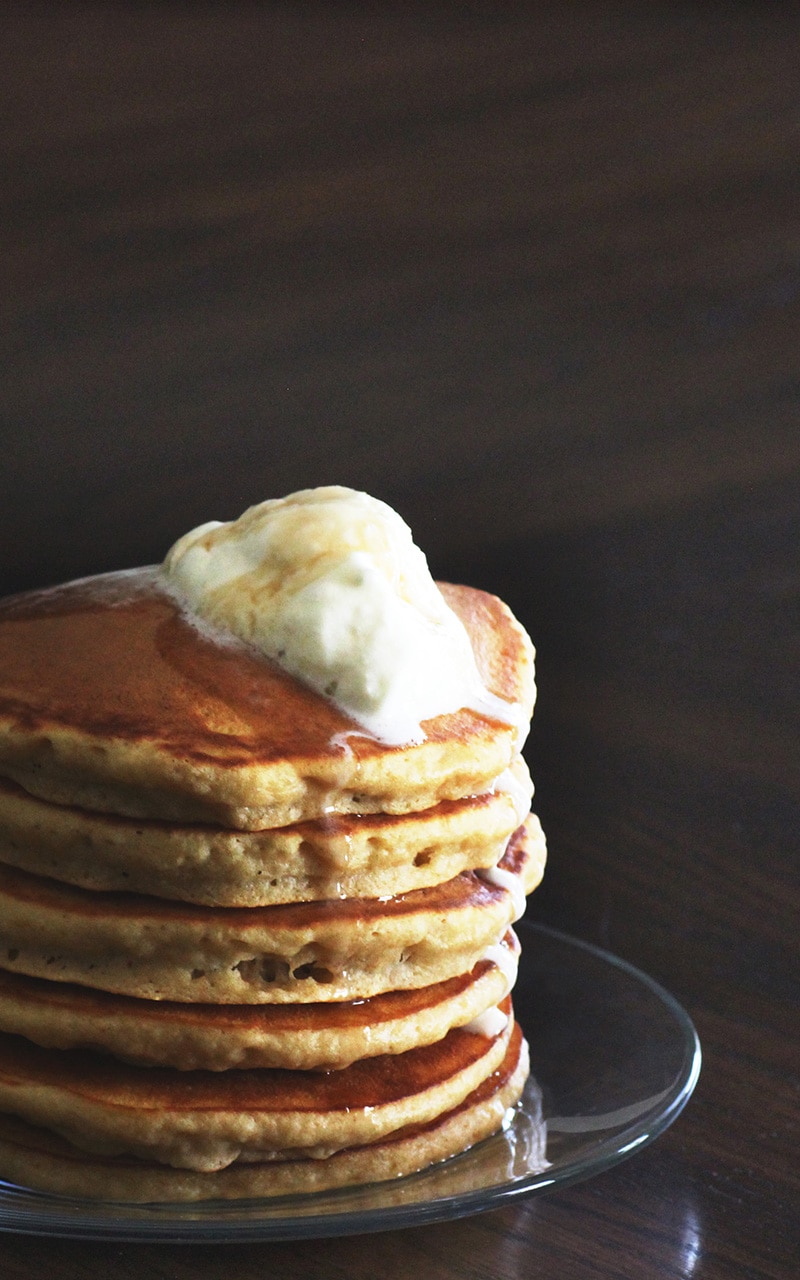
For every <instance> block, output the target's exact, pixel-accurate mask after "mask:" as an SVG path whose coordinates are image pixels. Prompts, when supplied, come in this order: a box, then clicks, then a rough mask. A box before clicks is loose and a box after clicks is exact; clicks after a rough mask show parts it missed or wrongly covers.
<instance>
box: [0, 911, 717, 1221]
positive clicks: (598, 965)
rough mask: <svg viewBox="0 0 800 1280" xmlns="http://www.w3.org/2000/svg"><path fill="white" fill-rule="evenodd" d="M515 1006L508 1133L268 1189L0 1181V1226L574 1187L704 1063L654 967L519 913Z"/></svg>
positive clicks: (382, 1214) (268, 1211)
mask: <svg viewBox="0 0 800 1280" xmlns="http://www.w3.org/2000/svg"><path fill="white" fill-rule="evenodd" d="M516 929H517V932H518V934H519V938H520V941H521V943H522V959H521V963H520V970H519V979H518V981H517V985H516V987H515V989H514V1008H515V1012H516V1016H517V1019H518V1021H519V1022H520V1023H521V1024H522V1027H523V1029H524V1031H525V1034H526V1036H527V1038H528V1041H529V1043H530V1048H531V1067H532V1077H531V1080H530V1081H529V1083H528V1086H527V1088H526V1091H525V1094H524V1097H523V1099H522V1102H521V1103H520V1105H519V1107H518V1108H516V1109H515V1110H514V1112H513V1113H511V1114H510V1116H509V1119H508V1123H507V1126H506V1128H505V1129H504V1131H503V1132H502V1133H498V1134H496V1135H495V1136H494V1137H493V1138H489V1139H487V1140H486V1141H485V1142H482V1143H480V1144H479V1145H478V1146H476V1147H474V1148H473V1149H472V1150H471V1151H467V1152H465V1153H464V1154H463V1155H460V1156H456V1157H454V1158H453V1159H451V1160H448V1161H446V1162H444V1163H443V1164H439V1165H436V1166H434V1167H433V1168H431V1169H427V1170H424V1171H423V1172H422V1173H418V1174H414V1175H412V1176H411V1177H407V1178H401V1179H398V1180H396V1181H394V1182H384V1183H375V1184H372V1185H369V1186H361V1187H344V1188H341V1189H339V1190H337V1191H332V1192H320V1193H318V1194H314V1195H308V1196H291V1197H281V1198H280V1199H273V1200H244V1201H233V1202H227V1201H224V1202H223V1201H205V1202H202V1203H200V1204H192V1205H175V1204H172V1205H160V1204H156V1205H133V1204H119V1203H114V1204H97V1203H95V1202H92V1201H87V1200H79V1199H73V1198H69V1197H62V1196H52V1195H44V1194H41V1193H38V1192H32V1191H27V1190H25V1189H24V1188H21V1187H16V1186H13V1185H11V1184H9V1183H4V1182H0V1230H2V1231H19V1232H27V1233H29V1234H34V1235H47V1236H72V1237H76V1238H80V1239H95V1240H162V1241H170V1242H180V1241H187V1242H195V1243H197V1242H199V1241H203V1240H209V1241H215V1242H222V1241H237V1240H239V1241H244V1240H299V1239H306V1238H310V1237H313V1236H336V1235H348V1234H356V1233H358V1232H367V1231H381V1230H384V1229H389V1228H395V1227H402V1226H412V1225H421V1224H423V1223H427V1222H436V1221H441V1220H443V1219H447V1218H458V1217H463V1216H466V1215H467V1214H471V1213H478V1212H480V1211H482V1210H485V1209H491V1208H495V1207H497V1206H498V1205H500V1204H502V1203H503V1202H504V1201H505V1200H507V1199H509V1198H510V1197H512V1196H519V1195H531V1194H535V1193H540V1192H543V1191H548V1190H550V1189H551V1188H554V1187H561V1186H566V1185H567V1184H568V1183H570V1182H576V1181H578V1180H579V1179H581V1178H588V1177H590V1176H592V1175H593V1174H597V1173H601V1172H602V1171H603V1170H604V1169H607V1168H609V1167H610V1166H611V1165H613V1164H616V1163H617V1162H618V1161H620V1160H624V1159H626V1157H627V1156H629V1155H631V1154H632V1153H633V1152H635V1151H637V1150H639V1149H640V1148H641V1147H643V1146H645V1145H646V1144H647V1143H648V1142H652V1140H653V1139H654V1138H656V1137H658V1135H659V1134H660V1133H662V1132H663V1130H664V1129H666V1128H667V1126H668V1125H669V1124H671V1123H672V1121H673V1120H674V1119H675V1117H676V1116H677V1115H679V1114H680V1112H681V1110H682V1109H683V1107H684V1106H685V1104H686V1102H687V1101H688V1099H689V1097H690V1095H691V1093H692V1090H693V1088H694V1086H695V1084H696V1082H697V1077H698V1075H699V1072H700V1044H699V1041H698V1039H697V1035H696V1033H695V1030H694V1027H693V1026H692V1023H691V1021H690V1019H689V1017H688V1016H687V1014H686V1013H685V1012H684V1010H683V1009H682V1008H681V1006H680V1005H679V1004H678V1003H677V1001H675V1000H674V999H673V998H672V996H670V995H669V994H668V992H666V991H665V990H664V989H663V988H662V987H660V986H659V985H658V984H657V983H656V982H654V981H653V980H652V979H651V978H649V977H647V975H646V974H644V973H641V972H640V971H639V970H638V969H634V968H633V967H632V966H631V965H629V964H626V963H625V961H623V960H619V959H617V958H616V957H615V956H612V955H609V954H608V952H605V951H601V950H599V949H598V948H597V947H593V946H590V945H589V944H588V943H585V942H580V941H578V940H577V939H575V938H570V937H567V936H566V935H565V934H562V933H557V932H555V931H554V930H552V929H548V928H545V927H544V926H542V925H536V924H530V923H528V922H526V921H525V920H521V921H520V922H519V923H518V925H517V926H516Z"/></svg>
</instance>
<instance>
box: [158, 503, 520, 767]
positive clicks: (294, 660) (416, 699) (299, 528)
mask: <svg viewBox="0 0 800 1280" xmlns="http://www.w3.org/2000/svg"><path fill="white" fill-rule="evenodd" d="M163 576H164V581H165V582H166V584H167V585H168V586H169V587H170V588H171V589H172V590H173V591H174V592H175V593H176V594H177V595H178V596H179V598H180V599H181V600H182V601H183V603H184V605H185V607H186V608H187V609H188V611H189V612H190V614H194V615H196V616H197V617H198V618H200V619H202V620H203V621H204V622H206V623H208V624H210V625H211V626H212V627H214V628H217V629H219V630H220V631H222V632H226V633H228V634H230V635H233V636H236V637H238V639H240V640H243V641H245V643H247V644H250V645H253V646H255V647H256V648H258V649H259V650H260V651H261V652H262V653H264V654H265V655H266V656H267V657H268V658H270V659H271V660H272V661H274V662H276V663H278V664H279V665H281V666H283V667H284V668H285V669H286V670H287V671H289V672H290V673H291V674H292V675H294V676H296V677H297V678H298V679H299V680H301V681H303V682H304V683H305V684H307V685H309V686H310V687H311V688H312V689H314V690H315V691H316V692H317V693H319V694H322V695H323V696H324V697H327V698H330V699H331V700H332V701H333V702H335V703H336V704H337V706H339V707H340V708H341V709H342V710H343V711H344V712H345V713H346V714H347V715H349V716H351V717H352V718H353V719H354V720H356V721H357V723H358V724H359V725H360V726H362V727H363V728H364V729H366V730H367V731H368V732H369V733H370V734H371V735H372V736H374V737H375V738H378V739H380V740H381V741H383V742H386V743H389V744H392V745H407V744H410V743H415V742H420V741H422V740H423V739H424V736H425V734H424V730H423V728H422V724H423V722H424V721H425V720H430V719H433V718H435V717H436V716H440V715H445V714H448V713H450V712H454V711H458V710H460V709H461V708H469V709H471V710H473V711H476V712H478V713H479V714H482V715H485V716H487V717H488V718H490V719H494V720H499V721H501V722H502V723H506V724H510V725H512V726H513V727H514V728H515V731H516V733H517V736H518V738H522V737H523V736H524V733H525V730H526V728H527V722H526V721H525V719H524V716H523V714H522V711H521V708H520V707H519V706H518V705H517V704H514V703H510V702H507V701H505V700H504V699H502V698H499V697H498V696H497V695H495V694H493V693H492V692H491V691H490V690H488V689H487V688H486V687H485V686H484V684H483V681H482V679H481V676H480V673H479V671H478V668H477V665H476V662H475V657H474V654H473V652H472V646H471V644H470V640H469V636H468V635H467V632H466V629H465V628H464V626H463V624H462V623H461V621H460V619H459V618H457V617H456V615H455V613H454V612H453V611H452V609H450V608H449V606H448V605H447V604H446V603H445V600H444V598H443V596H442V594H441V592H440V591H439V589H438V587H437V586H436V583H435V582H434V580H433V578H432V576H431V573H430V570H429V568H428V563H427V560H426V559H425V556H424V555H423V553H422V551H421V550H420V549H419V547H417V546H416V544H415V543H414V541H413V538H412V535H411V530H410V529H409V528H408V526H407V525H406V523H405V522H404V521H403V520H402V519H401V517H400V516H399V515H398V514H397V512H395V511H393V510H392V508H391V507H389V506H387V505H386V503H384V502H381V501H379V500H378V499H376V498H372V497H370V496H369V495H368V494H365V493H360V492H358V491H356V490H353V489H346V488H342V487H339V486H330V487H325V488H319V489H303V490H300V491H299V492H298V493H293V494H290V495H289V496H288V497H286V498H277V499H269V500H268V501H266V502H262V503H260V504H259V505H257V506H254V507H250V508H249V509H248V510H247V511H245V512H244V514H243V515H242V516H240V518H239V519H238V520H235V521H232V522H230V523H228V524H221V523H219V522H217V521H212V522H210V523H208V524H203V525H200V526H199V527H198V528H197V529H193V530H192V531H191V532H190V533H187V534H185V535H184V536H183V537H182V538H180V539H179V540H178V541H177V542H176V543H175V545H174V546H173V547H172V548H171V550H170V551H169V552H168V554H167V556H166V559H165V561H164V565H163Z"/></svg>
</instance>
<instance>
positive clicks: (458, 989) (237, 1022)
mask: <svg viewBox="0 0 800 1280" xmlns="http://www.w3.org/2000/svg"><path fill="white" fill-rule="evenodd" d="M518 955H519V943H518V942H517V939H516V937H515V936H514V933H513V931H512V930H508V932H507V933H506V936H505V938H504V939H503V942H502V943H501V944H500V945H499V946H498V947H493V948H491V949H490V953H489V955H488V956H487V958H485V959H483V960H480V961H479V962H478V964H477V965H475V967H474V968H473V969H472V970H471V971H470V972H469V973H466V974H458V975H457V976H456V977H454V978H449V979H448V980H447V981H446V982H438V983H436V984H435V985H434V986H432V987H422V988H420V989H417V990H412V991H389V992H385V993H384V994H383V995H379V996H373V997H372V998H371V999H367V1000H357V1001H354V1002H345V1003H327V1004H303V1005H285V1004H278V1005H275V1004H273V1005H263V1004H262V1005H219V1004H214V1005H210V1004H178V1003H174V1002H168V1001H160V1002H159V1001H154V1000H137V999H135V998H132V997H130V996H119V995H110V994H108V993H107V992H104V991H94V990H91V989H90V988H88V987H77V986H74V985H72V984H70V983H61V982H48V981H47V980H45V979H41V978H29V977H27V976H25V975H23V974H18V973H9V972H8V971H7V970H4V969H0V1031H2V1032H6V1033H10V1034H13V1035H19V1036H25V1037H26V1038H27V1039H28V1040H31V1041H33V1042H34V1043H35V1044H39V1045H42V1046H43V1047H45V1048H54V1049H96V1050H100V1051H102V1052H105V1053H108V1054H111V1055H113V1056H114V1057H116V1058H118V1059H119V1060H120V1061H126V1062H133V1063H136V1064H139V1065H143V1066H166V1067H175V1068H177V1069H179V1070H184V1071H186V1070H198V1069H199V1070H205V1071H208V1070H211V1071H224V1070H229V1069H231V1068H245V1067H284V1068H291V1069H293V1070H315V1069H316V1070H319V1069H320V1068H325V1069H332V1068H341V1067H346V1066H349V1065H350V1063H351V1062H355V1061H356V1060H357V1059H360V1058H372V1057H377V1056H378V1055H379V1054H385V1053H405V1052H406V1050H408V1049H415V1048H418V1047H419V1046H420V1045H425V1044H432V1043H433V1042H434V1041H436V1040H440V1039H441V1038H442V1037H443V1036H445V1035H446V1034H447V1032H448V1031H450V1030H451V1029H452V1028H453V1027H460V1026H464V1025H465V1024H467V1023H469V1022H471V1021H472V1020H473V1019H477V1018H479V1017H480V1015H481V1014H483V1013H485V1012H486V1010H487V1009H491V1008H493V1007H494V1006H496V1005H497V1004H499V1003H500V1001H501V1000H502V999H503V998H504V996H505V995H506V994H507V993H508V991H509V990H510V988H511V986H512V985H513V982H514V979H515V977H516V968H517V959H518Z"/></svg>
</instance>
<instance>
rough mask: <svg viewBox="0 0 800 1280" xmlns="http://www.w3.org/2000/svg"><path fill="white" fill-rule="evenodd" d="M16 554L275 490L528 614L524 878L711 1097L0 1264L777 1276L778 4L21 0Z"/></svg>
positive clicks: (792, 394) (788, 1220) (782, 989)
mask: <svg viewBox="0 0 800 1280" xmlns="http://www.w3.org/2000/svg"><path fill="white" fill-rule="evenodd" d="M0 23H1V24H2V38H1V39H0V105H1V106H2V110H0V318H1V320H2V323H1V324H0V360H2V368H3V377H2V380H0V440H1V441H2V444H3V467H2V473H0V474H1V475H2V503H0V522H2V523H1V524H0V527H1V528H2V538H0V590H2V591H10V590H15V589H20V588H24V587H27V586H33V585H38V584H42V583H45V582H50V581H58V580H61V579H63V578H66V577H70V576H75V575H78V574H83V573H89V572H95V571H98V570H102V569H106V568H117V567H121V566H124V565H133V564H138V563H145V562H150V561H153V560H156V559H159V558H160V557H161V556H162V555H163V553H164V551H165V549H166V548H167V547H168V546H169V545H170V543H171V542H172V540H173V539H174V538H175V537H176V536H177V535H178V534H179V533H181V532H183V531H184V530H185V529H187V528H189V527H191V526H192V525H193V524H195V523H197V522H199V521H200V520H205V519H208V518H210V517H217V518H229V517H231V516H234V515H236V514H238V512H239V511H240V510H242V509H243V508H244V507H245V506H247V505H249V504H250V503H251V502H254V501H258V500H260V499H261V498H263V497H266V496H271V495H276V494H280V493H284V492H288V491H290V490H291V489H294V488H298V487H301V486H305V485H312V484H317V483H328V482H342V483H348V484H353V485H356V486H358V487H364V488H367V489H369V490H370V491H372V492H374V493H375V494H377V495H378V496H381V497H384V498H386V499H387V500H389V501H390V502H392V503H393V504H394V505H395V506H397V507H398V508H399V509H400V510H401V511H402V513H403V514H404V515H405V517H406V518H407V519H408V520H409V522H410V523H411V524H412V527H413V528H414V529H415V532H416V534H417V537H418V541H419V542H420V544H421V545H422V546H423V547H424V548H425V549H426V550H427V551H428V553H429V558H430V560H431V564H432V567H433V568H434V570H435V571H436V572H437V574H438V575H439V576H442V577H451V578H453V579H455V580H463V581H468V582H471V583H474V584H475V585H477V586H482V587H486V588H488V589H491V590H494V591H496V592H497V593H498V594H500V595H503V596H504V597H505V598H506V599H508V600H509V602H510V603H511V604H512V606H513V607H514V608H515V609H516V610H517V612H518V613H519V615H520V616H521V617H522V619H523V620H524V621H525V622H526V624H527V625H528V626H529V628H530V630H531V633H532V634H533V636H534V639H535V641H536V643H537V647H538V650H539V684H540V698H539V706H538V709H537V713H536V718H535V727H534V732H533V735H532V737H531V741H530V746H529V749H528V753H529V758H530V762H531V766H532V769H533V773H534V778H535V781H536V786H537V807H538V810H539V812H540V813H541V815H542V818H543V821H544V823H545V826H546V829H547V832H548V836H549V843H550V851H551V852H550V866H549V870H548V875H547V877H546V881H545V884H544V885H543V887H542V889H541V890H540V891H538V892H537V894H536V895H535V898H534V900H533V903H532V906H531V908H530V910H531V913H532V914H533V915H534V916H535V917H536V918H538V919H542V920H544V921H547V922H549V923H551V924H555V925H559V926H561V927H564V928H567V929H569V930H570V931H572V932H575V933H578V934H580V935H582V936H584V937H587V938H589V939H591V940H593V941H596V942H600V943H601V944H602V945H604V946H607V947H609V948H610V949H611V950H613V951H616V952H618V953H619V954H621V955H623V956H625V957H626V958H627V959H629V960H631V961H633V962H634V963H636V964H638V965H640V966H641V967H643V968H644V969H646V970H647V971H648V972H650V973H652V974H653V976H654V977H656V978H658V979H659V980H660V981H661V982H663V983H664V984H665V985H666V986H667V987H669V988H670V989H671V990H673V991H674V993H675V994H676V995H677V996H678V997H679V998H680V999H681V1000H682V1001H683V1002H684V1003H685V1004H686V1005H687V1007H688V1008H689V1010H690V1012H691V1013H692V1015H693V1017H694V1018H695V1019H696V1022H697V1025H698V1029H699V1031H700V1034H701V1038H702V1040H703V1045H704V1051H705V1065H704V1071H703V1075H702V1077H701V1081H700V1085H699V1086H698V1090H697V1094H696V1096H695V1098H694V1100H693V1101H692V1103H691V1104H690V1107H689V1108H688V1109H687V1111H686V1113H685V1114H684V1115H683V1116H682V1117H681V1118H680V1120H679V1121H678V1122H677V1123H676V1125H675V1126H674V1127H673V1128H672V1129H671V1130H670V1131H669V1132H668V1133H667V1134H666V1135H665V1136H664V1137H662V1138H661V1139H660V1140H659V1141H658V1142H657V1143H656V1144H655V1145H654V1146H653V1147H652V1148H649V1149H648V1150H647V1151H644V1152H642V1153H641V1154H640V1155H639V1156H638V1157H636V1158H635V1159H632V1160H631V1161H630V1162H628V1163H627V1164H624V1165H622V1166H620V1167H618V1168H617V1169H615V1170H613V1171H611V1172H610V1173H607V1174H605V1175H603V1176H602V1177H600V1178H598V1179H596V1180H594V1181H592V1182H589V1183H586V1184H583V1185H578V1186H574V1187H572V1188H569V1189H567V1190H564V1191H561V1192H558V1193H555V1194H552V1195H550V1196H545V1197H541V1198H537V1199H530V1200H523V1201H520V1202H518V1203H516V1204H513V1205H511V1206H510V1207H508V1208H506V1209H503V1210H501V1211H498V1212H494V1213H491V1214H487V1215H484V1216H481V1217H478V1218H474V1219H469V1220H465V1221H463V1222H455V1223H449V1224H442V1225H439V1226H430V1227H426V1228H423V1229H419V1230H410V1231H403V1232H394V1233H389V1234H388V1235H386V1236H383V1237H376V1238H375V1239H369V1238H346V1239H341V1240H335V1241H330V1242H326V1243H325V1244H324V1245H321V1244H319V1243H314V1242H310V1243H305V1244H303V1243H299V1244H279V1245H270V1246H266V1245H263V1246H262V1245H246V1246H245V1245H241V1246H216V1247H205V1246H204V1247H203V1248H194V1247H183V1246H166V1247H162V1246H158V1247H156V1246H148V1245H143V1246H136V1247H133V1246H127V1245H126V1246H122V1245H117V1244H114V1243H95V1244H87V1243H82V1242H76V1241H64V1242H59V1243H57V1244H53V1243H52V1242H47V1241H39V1240H36V1239H29V1238H25V1237H20V1236H10V1235H6V1236H3V1237H0V1269H1V1270H2V1274H3V1276H4V1277H8V1280H33V1278H34V1277H38V1276H41V1275H44V1274H49V1273H50V1272H51V1271H52V1270H53V1266H54V1262H53V1257H54V1254H57V1266H58V1273H59V1275H60V1276H63V1277H64V1278H65V1280H83V1278H84V1277H86V1278H88V1277H89V1276H94V1275H96V1274H97V1273H98V1272H100V1271H102V1270H107V1271H113V1274H114V1275H115V1276H116V1277H119V1278H120V1280H125V1278H126V1277H129V1276H130V1277H133V1276H134V1275H136V1276H138V1275H140V1274H142V1273H146V1274H148V1275H151V1276H153V1277H164V1278H166V1277H170V1280H182V1278H183V1277H186V1278H187V1280H188V1277H190V1276H191V1277H203V1278H204V1280H205V1278H209V1280H210V1278H211V1277H223V1276H225V1277H228V1276H229V1275H230V1274H236V1275H237V1276H239V1277H240V1278H241V1280H250V1277H252V1278H253V1280H255V1277H257V1276H258V1277H261V1276H263V1275H264V1274H265V1271H266V1270H269V1273H270V1274H274V1275H280V1276H281V1277H282V1278H283V1277H286V1280H291V1278H292V1277H300V1276H302V1277H303V1280H314V1278H315V1277H325V1280H336V1277H339V1276H342V1277H344V1276H347V1277H348V1280H350V1278H351V1277H354V1278H355V1280H359V1278H360V1277H367V1276H372V1275H373V1274H374V1273H375V1269H376V1264H379V1270H380V1273H381V1274H383V1275H385V1276H386V1278H387V1280H394V1278H395V1277H398V1278H399V1277H407V1276H408V1275H412V1274H421V1275H425V1276H426V1277H429V1278H430V1280H450V1278H453V1280H454V1278H455V1277H459V1280H463V1278H464V1277H471V1278H473V1280H483V1278H484V1277H485V1278H486V1280H511V1278H512V1277H514V1278H516V1277H519V1276H523V1275H525V1276H530V1275H535V1276H537V1277H543V1278H545V1280H546V1278H547V1277H551V1276H552V1277H558V1278H559V1280H563V1277H570V1280H572V1278H573V1277H574V1278H575V1280H590V1278H594V1277H598V1278H599V1277H604V1278H606V1277H612V1276H613V1277H620V1278H621V1280H627V1278H628V1277H630V1278H631V1280H634V1278H636V1280H639V1278H640V1277H642V1276H664V1277H676V1278H678V1277H680V1278H681V1280H684V1278H685V1277H691V1276H695V1277H703V1280H784V1278H787V1280H788V1277H791V1276H793V1275H795V1274H796V1273H797V1258H798V1256H800V1238H798V1235H799V1233H798V1221H800V1197H799V1196H798V1192H799V1191H800V1187H798V1181H800V1179H799V1178H798V1165H797V1145H798V1131H797V1128H798V1122H797V1115H798V1105H797V1104H798V1083H799V1081H798V1069H797V1062H798V1058H797V1045H798V1031H800V1027H798V1006H799V1005H800V981H798V978H799V975H798V954H797V920H798V908H800V901H798V875H797V872H798V859H797V832H798V826H799V825H800V823H799V819H800V770H798V733H797V706H798V694H799V693H800V689H799V688H798V672H800V638H799V637H800V628H798V621H800V612H799V610H798V602H799V601H800V563H799V559H798V546H800V429H798V407H799V406H800V373H799V372H798V360H797V351H798V330H799V328H800V233H799V232H798V219H797V209H798V202H799V198H800V166H798V142H799V138H800V135H799V130H800V123H799V120H798V114H797V102H796V91H795V90H796V84H797V81H798V72H800V18H799V17H798V14H797V11H796V9H795V8H794V7H793V6H790V5H782V4H772V5H764V6H755V5H750V4H746V3H744V2H741V3H736V2H734V0H731V3H728V4H717V5H687V4H681V3H677V2H675V3H666V2H660V3H655V4H652V5H636V4H633V3H630V2H629V0H619V2H618V3H610V2H608V3H607V2H603V3H597V4H589V3H577V4H574V5H565V4H559V3H555V0H553V2H551V3H538V4H531V5H523V4H498V3H489V2H488V0H487V2H486V3H477V4H472V5H469V6H464V5H451V4H444V3H442V4H434V5H421V4H413V3H411V4H404V5H395V4H387V5H377V6H360V5H342V6H338V5H337V6H327V5H323V4H321V3H304V4H298V5H277V4H276V5H260V4H259V5H255V4H244V3H231V4H227V5H224V6H222V5H216V4H211V3H201V4H196V5H194V4H193V5H170V6H153V5H140V4H135V3H130V4H111V3H95V4H89V3H78V2H73V3H69V4H66V5H56V4H30V5H28V4H26V5H23V4H21V3H10V4H7V5H5V6H4V7H3V12H2V16H1V17H0Z"/></svg>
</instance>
